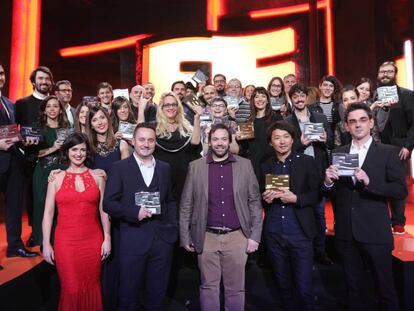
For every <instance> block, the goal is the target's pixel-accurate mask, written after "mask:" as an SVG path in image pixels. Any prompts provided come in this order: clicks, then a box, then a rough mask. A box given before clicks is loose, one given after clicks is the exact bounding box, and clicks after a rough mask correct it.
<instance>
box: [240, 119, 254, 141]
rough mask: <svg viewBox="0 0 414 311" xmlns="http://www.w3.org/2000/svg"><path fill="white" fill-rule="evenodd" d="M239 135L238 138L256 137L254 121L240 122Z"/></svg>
mask: <svg viewBox="0 0 414 311" xmlns="http://www.w3.org/2000/svg"><path fill="white" fill-rule="evenodd" d="M237 128H238V131H239V135H238V136H237V140H246V139H253V138H254V125H253V122H244V123H240V124H239V125H238V126H237Z"/></svg>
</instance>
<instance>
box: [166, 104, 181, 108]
mask: <svg viewBox="0 0 414 311" xmlns="http://www.w3.org/2000/svg"><path fill="white" fill-rule="evenodd" d="M177 107H178V104H164V105H162V108H177Z"/></svg>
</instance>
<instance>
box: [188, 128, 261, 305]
mask: <svg viewBox="0 0 414 311" xmlns="http://www.w3.org/2000/svg"><path fill="white" fill-rule="evenodd" d="M231 140H232V137H231V134H230V131H229V129H228V127H227V126H226V125H225V124H222V123H221V124H215V125H213V126H212V127H211V130H210V133H209V145H210V150H211V151H210V152H209V153H208V154H207V156H206V157H205V158H201V159H199V160H195V161H193V162H191V163H190V165H189V169H188V173H187V178H186V181H185V185H184V190H183V193H182V196H181V204H180V244H181V246H183V247H184V248H185V249H186V250H187V251H189V252H196V253H197V256H198V266H199V269H200V273H201V285H200V304H201V310H204V311H209V310H220V281H221V279H223V285H224V305H225V309H226V310H240V311H241V310H244V305H245V286H244V284H245V277H244V276H245V265H246V261H247V255H248V254H249V253H252V252H254V251H256V250H257V248H258V246H259V242H260V236H261V231H262V206H261V198H260V192H259V186H258V183H257V179H256V177H255V174H254V171H253V167H252V164H251V163H250V161H249V160H247V159H244V158H241V157H239V156H236V155H233V154H231V153H230V152H229V145H230V143H231ZM201 176H206V178H200V177H201Z"/></svg>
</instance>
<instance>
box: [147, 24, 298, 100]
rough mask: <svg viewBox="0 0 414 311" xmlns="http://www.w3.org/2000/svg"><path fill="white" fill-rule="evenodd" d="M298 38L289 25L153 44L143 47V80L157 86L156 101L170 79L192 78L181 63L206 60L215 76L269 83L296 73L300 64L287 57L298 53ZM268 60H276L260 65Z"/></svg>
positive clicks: (244, 82) (257, 83) (167, 88)
mask: <svg viewBox="0 0 414 311" xmlns="http://www.w3.org/2000/svg"><path fill="white" fill-rule="evenodd" d="M296 40H297V38H296V34H295V30H294V29H293V28H292V27H287V28H283V29H278V30H275V31H270V32H266V33H259V34H254V35H247V36H213V37H190V38H188V37H184V38H177V39H172V40H165V41H160V42H155V43H151V44H148V45H146V46H144V48H143V53H142V82H143V83H145V82H147V81H151V82H152V83H154V84H155V85H156V86H157V94H156V98H155V101H157V100H158V97H157V95H158V96H159V94H162V93H163V92H165V91H167V90H169V89H170V86H171V81H174V80H184V81H189V80H191V77H192V76H193V75H194V72H182V71H180V64H181V63H182V62H207V63H211V74H212V75H215V74H217V73H219V72H221V73H225V74H226V76H227V77H228V79H230V78H234V77H237V78H239V79H240V80H241V81H242V83H243V84H254V85H267V83H268V82H269V80H270V79H271V78H272V77H273V76H276V75H279V76H284V75H286V74H288V73H292V72H296V68H297V64H296V63H295V62H294V61H291V60H290V59H289V58H285V56H286V55H288V54H289V53H290V54H291V55H292V54H293V53H295V52H296ZM274 42H278V44H276V45H275V44H274ZM223 47H225V48H223ZM279 57H280V58H279ZM269 59H270V60H271V59H275V60H276V61H275V62H268V63H266V62H265V64H262V65H260V66H258V62H263V60H269ZM240 64H243V70H242V71H240Z"/></svg>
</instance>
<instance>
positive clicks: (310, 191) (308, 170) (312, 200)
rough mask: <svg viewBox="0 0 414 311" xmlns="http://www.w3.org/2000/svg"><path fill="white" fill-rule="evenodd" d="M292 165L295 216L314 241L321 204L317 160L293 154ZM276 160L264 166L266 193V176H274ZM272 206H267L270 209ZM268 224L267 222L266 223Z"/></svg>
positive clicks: (290, 184) (263, 175) (261, 187)
mask: <svg viewBox="0 0 414 311" xmlns="http://www.w3.org/2000/svg"><path fill="white" fill-rule="evenodd" d="M291 159H292V162H291V163H290V175H289V189H290V191H292V192H293V193H294V194H296V196H297V198H298V200H297V203H296V204H295V205H294V212H295V215H296V217H297V219H298V221H299V223H300V225H301V227H302V230H303V232H304V233H305V235H306V236H307V237H308V238H310V239H313V238H314V237H315V236H316V234H317V229H316V222H315V214H314V211H313V208H314V206H315V205H316V204H317V203H318V202H319V193H320V184H321V182H320V181H321V179H320V175H319V172H318V169H317V168H316V165H315V159H313V158H312V157H310V156H307V155H305V154H296V153H293V154H292V157H291ZM274 164H275V158H274V157H273V158H270V159H268V160H267V161H266V162H264V163H263V164H262V174H261V177H260V189H261V191H262V192H264V191H265V186H266V182H265V176H266V174H273V165H274ZM270 206H271V205H270V204H265V207H266V208H270ZM265 224H266V222H265Z"/></svg>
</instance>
